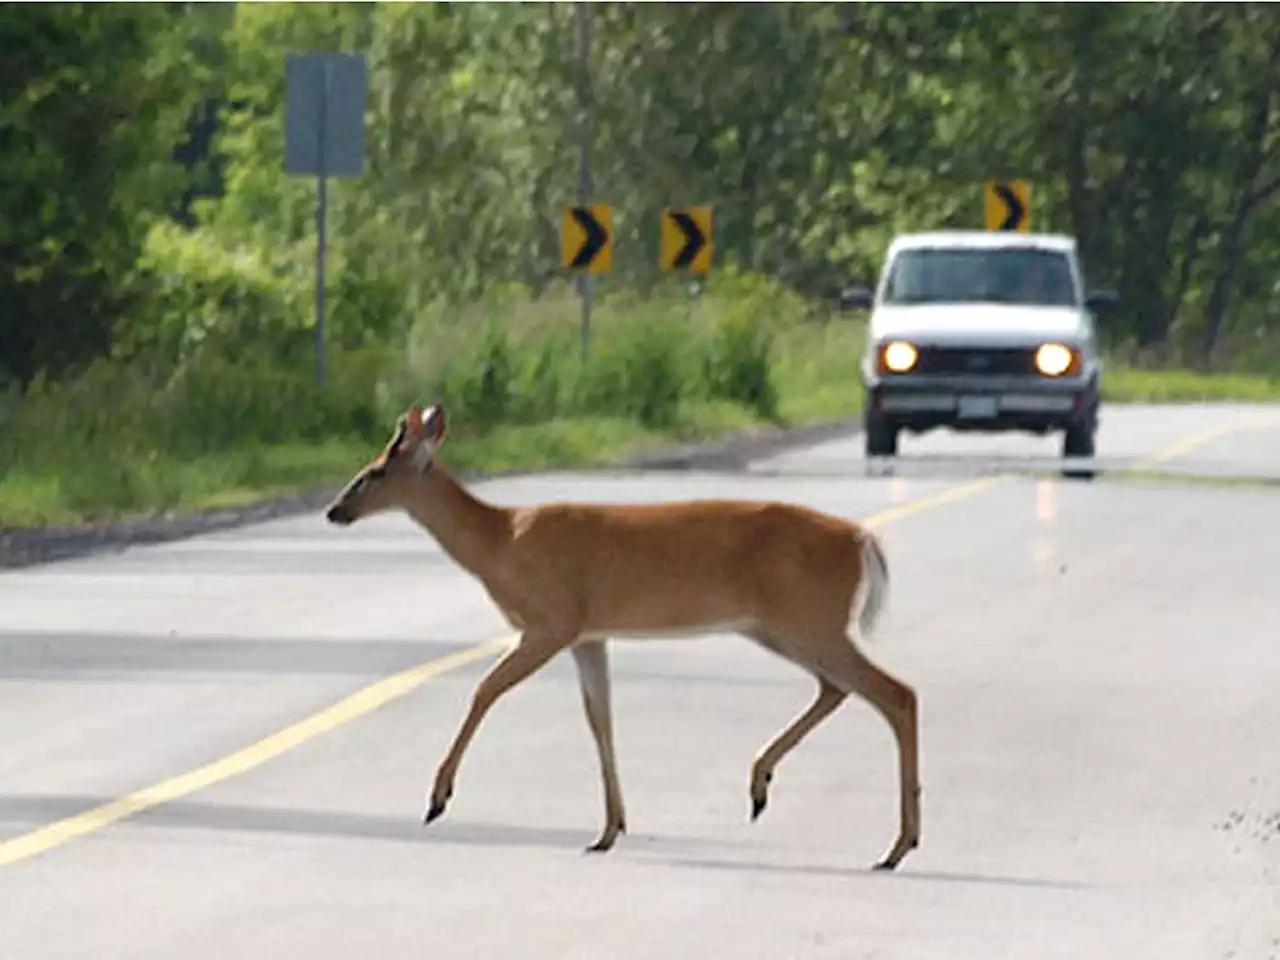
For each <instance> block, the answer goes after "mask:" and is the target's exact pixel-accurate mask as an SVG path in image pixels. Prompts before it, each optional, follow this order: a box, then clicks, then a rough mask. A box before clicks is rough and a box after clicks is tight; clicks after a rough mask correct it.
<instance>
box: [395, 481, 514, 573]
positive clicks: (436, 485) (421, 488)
mask: <svg viewBox="0 0 1280 960" xmlns="http://www.w3.org/2000/svg"><path fill="white" fill-rule="evenodd" d="M405 509H406V510H407V511H408V513H409V516H411V517H412V518H413V519H414V520H416V521H417V522H418V523H419V524H420V525H421V526H422V527H424V528H425V529H426V531H427V532H428V533H430V534H431V536H433V537H434V538H435V539H436V542H438V543H439V544H440V546H441V548H442V549H443V550H444V552H445V553H447V554H448V555H449V556H450V557H451V558H452V559H453V560H454V562H455V563H457V564H459V565H460V566H462V567H464V568H465V569H467V570H468V571H470V572H471V573H472V574H474V575H476V576H478V577H480V578H482V579H483V578H484V576H485V574H486V573H487V571H488V570H489V569H491V567H492V565H493V563H494V561H495V560H496V558H497V556H498V554H499V552H500V551H501V550H502V548H503V547H504V546H506V545H507V544H508V543H509V542H510V540H511V519H510V512H509V511H507V510H505V509H503V508H501V507H495V506H493V505H491V504H488V503H485V502H483V501H482V500H480V499H478V498H477V497H475V496H473V495H472V494H471V493H469V492H468V491H467V490H466V489H464V488H463V486H462V484H460V483H458V482H457V481H456V480H454V479H453V477H451V476H449V474H448V473H446V472H445V471H444V470H443V469H442V468H441V467H440V465H439V464H438V463H435V464H432V465H431V467H430V468H429V469H428V470H427V472H426V473H424V474H423V475H422V477H421V479H420V480H419V481H418V482H417V483H416V484H415V486H414V491H413V494H412V495H411V496H410V497H409V499H408V502H407V503H406V504H405Z"/></svg>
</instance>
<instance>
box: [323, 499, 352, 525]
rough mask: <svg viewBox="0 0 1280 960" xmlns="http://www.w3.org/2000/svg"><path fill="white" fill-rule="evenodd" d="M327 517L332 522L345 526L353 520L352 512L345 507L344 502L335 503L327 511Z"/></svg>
mask: <svg viewBox="0 0 1280 960" xmlns="http://www.w3.org/2000/svg"><path fill="white" fill-rule="evenodd" d="M324 516H325V519H326V520H328V521H329V522H330V523H336V524H338V525H339V526H342V527H345V526H346V525H347V524H349V523H350V522H351V514H350V513H348V512H347V511H346V510H344V509H343V507H342V504H340V503H335V504H334V505H333V506H331V507H330V508H329V509H328V510H327V511H325V515H324Z"/></svg>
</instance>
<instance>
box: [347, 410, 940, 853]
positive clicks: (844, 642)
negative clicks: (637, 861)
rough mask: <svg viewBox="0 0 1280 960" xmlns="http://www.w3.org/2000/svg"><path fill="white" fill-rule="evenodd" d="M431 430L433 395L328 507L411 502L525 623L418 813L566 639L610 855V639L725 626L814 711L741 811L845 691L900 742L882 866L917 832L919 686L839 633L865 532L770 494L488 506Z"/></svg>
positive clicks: (759, 799)
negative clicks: (802, 688) (506, 697)
mask: <svg viewBox="0 0 1280 960" xmlns="http://www.w3.org/2000/svg"><path fill="white" fill-rule="evenodd" d="M444 432H445V417H444V411H443V410H442V409H441V408H440V407H439V406H435V407H431V408H429V409H428V410H427V411H425V412H423V411H421V410H418V409H417V408H414V409H412V410H410V411H409V412H408V413H406V414H405V416H404V417H402V418H401V419H400V421H399V423H398V425H397V432H396V435H395V437H394V438H393V439H392V441H391V442H390V443H389V444H388V445H387V447H386V448H385V449H384V450H383V451H382V452H381V453H380V454H379V456H378V457H377V458H376V459H375V460H374V461H373V462H372V463H370V464H369V465H368V466H367V467H366V468H365V469H364V470H362V471H361V472H360V473H358V474H357V475H356V476H355V477H354V478H353V479H352V481H351V483H350V484H348V486H347V487H346V488H345V489H344V490H343V491H342V493H340V494H339V495H338V497H337V498H336V499H335V500H334V502H333V504H331V506H330V508H329V511H328V514H327V515H328V517H329V519H330V520H331V521H333V522H336V523H342V524H347V523H352V522H355V521H356V520H358V519H359V518H361V517H365V516H369V515H370V514H373V513H378V512H382V511H384V510H390V509H401V510H404V511H406V512H407V513H408V514H409V515H410V516H411V517H413V518H414V519H415V520H416V521H417V522H418V523H419V524H421V525H422V526H423V527H424V528H425V529H426V530H427V531H428V532H429V533H430V534H432V535H433V536H434V537H435V538H436V540H437V541H438V542H439V543H440V545H441V547H442V548H443V549H444V550H445V551H446V552H447V553H448V554H449V555H450V556H451V557H452V558H453V559H454V560H455V561H456V562H457V563H458V564H459V565H460V566H462V567H463V568H464V569H466V570H468V571H469V572H470V573H471V574H472V575H474V576H475V577H476V578H477V579H478V580H479V581H480V582H481V583H482V584H483V585H484V587H485V589H486V590H487V591H488V593H489V596H490V597H491V598H492V599H493V601H494V603H495V604H496V605H497V606H498V607H499V609H500V610H501V611H502V613H503V615H504V616H505V617H506V619H507V620H508V622H509V623H511V625H512V626H513V627H514V628H515V629H517V630H519V631H520V632H521V635H520V639H519V641H518V643H517V644H516V645H515V646H514V647H513V648H512V649H511V650H510V651H509V652H508V653H507V654H505V655H504V656H503V657H502V658H500V659H499V660H498V661H497V663H495V664H494V666H493V667H492V668H491V669H490V671H489V672H488V674H486V675H485V677H483V678H482V679H481V681H480V682H479V684H478V685H477V687H476V691H475V694H474V696H473V698H472V703H471V708H470V710H469V711H468V713H467V716H466V718H465V720H464V722H463V724H462V726H461V728H460V729H459V731H458V734H457V736H456V737H455V740H454V742H453V745H452V746H451V748H450V750H449V752H448V754H447V755H446V757H445V759H444V761H443V763H442V764H441V767H440V769H439V772H438V774H437V777H436V782H435V785H434V787H433V790H432V794H431V804H430V807H429V809H428V812H427V815H426V818H425V820H426V821H427V822H429V821H430V820H433V819H435V818H436V817H438V816H440V815H441V814H442V813H443V812H444V808H445V806H446V804H447V803H448V801H449V798H450V797H451V795H452V791H453V782H454V779H455V777H456V774H457V770H458V767H459V765H460V763H461V760H462V756H463V753H464V752H465V750H466V747H467V745H468V744H469V742H470V740H471V738H472V737H473V736H474V734H475V732H476V729H477V728H478V727H479V725H480V722H481V720H482V719H483V717H484V715H485V713H486V712H487V711H488V710H489V708H490V707H491V706H492V705H493V703H494V702H495V701H496V700H497V699H498V698H499V697H500V696H501V695H502V694H503V693H504V692H506V691H507V690H509V689H511V687H513V686H515V685H516V684H517V683H519V682H521V681H522V680H524V679H525V678H527V677H528V676H530V675H531V674H533V673H534V672H536V671H537V670H538V669H539V668H541V667H542V666H543V665H544V664H545V663H547V661H549V660H550V659H551V657H553V656H554V655H555V654H556V653H558V652H560V651H562V650H566V649H569V650H572V651H573V655H574V658H575V662H576V663H577V666H578V669H579V676H580V680H581V684H582V692H583V698H584V705H585V708H586V711H587V718H588V721H589V723H590V725H591V729H592V733H593V735H594V736H595V739H596V744H597V748H598V752H599V758H600V763H601V773H602V778H603V786H604V793H605V818H606V819H605V826H604V830H603V832H602V833H601V835H600V837H599V838H598V839H597V841H596V842H595V843H594V844H593V845H592V846H591V847H590V848H589V849H593V850H607V849H609V848H610V847H611V846H612V845H613V843H614V840H615V839H616V837H617V835H618V833H620V832H622V831H623V830H625V814H624V812H623V805H622V795H621V787H620V785H619V783H618V778H617V771H616V762H615V759H614V751H613V737H612V729H611V728H612V718H611V716H610V708H609V681H608V664H607V654H606V650H605V639H606V638H607V637H609V636H611V635H612V636H637V637H645V636H659V637H660V636H662V635H664V634H666V635H671V634H680V633H688V634H696V633H707V632H712V631H719V630H734V631H737V632H739V633H741V634H743V635H744V636H747V637H749V638H751V639H752V640H755V641H757V642H759V643H761V644H762V645H764V646H765V647H767V648H768V649H770V650H772V651H774V652H775V653H777V654H779V655H781V656H783V657H785V658H787V659H788V660H791V661H792V662H794V663H796V664H797V665H799V666H800V667H801V668H803V669H805V670H806V671H808V672H809V673H810V674H811V675H813V676H814V678H815V679H816V681H817V683H818V690H817V694H816V696H815V699H814V701H813V703H812V704H811V705H810V707H809V708H808V709H806V710H805V711H804V712H803V713H801V714H800V715H799V716H798V717H797V718H796V719H795V720H793V721H792V723H790V724H789V725H788V726H787V727H785V728H784V729H783V730H782V731H781V732H780V733H779V734H778V735H777V736H776V737H775V738H774V740H773V741H771V742H770V743H769V744H767V745H766V746H765V747H764V748H762V750H761V751H760V753H759V754H758V756H757V758H756V761H755V763H754V764H753V766H752V773H751V784H750V789H751V798H752V818H753V819H754V818H755V817H756V816H758V815H759V813H760V812H761V811H762V810H763V809H764V807H765V804H766V802H767V794H768V785H769V782H770V780H771V779H772V775H773V770H774V768H775V767H776V766H777V764H778V763H779V762H780V761H781V760H782V758H783V757H784V756H785V755H786V754H787V753H788V752H789V751H790V750H791V749H793V748H794V747H795V746H796V745H797V744H798V743H799V742H800V740H801V739H802V738H803V737H804V736H805V735H807V734H808V732H809V731H810V730H812V729H813V728H814V727H815V726H817V725H818V723H820V722H821V721H822V720H823V719H825V718H826V717H827V716H828V715H830V713H831V712H833V711H834V710H835V708H836V707H838V706H839V705H840V704H841V703H842V702H843V701H844V699H845V697H846V696H848V695H849V694H850V693H856V694H858V695H860V696H863V697H865V698H866V699H867V700H868V701H869V702H870V703H871V704H872V705H873V706H874V707H876V709H877V710H878V711H879V712H880V713H881V714H882V715H883V716H884V717H885V719H886V720H887V721H888V722H889V724H890V726H891V727H892V728H893V731H894V734H895V736H896V738H897V744H898V753H899V781H900V783H899V788H900V789H899V793H900V800H901V816H900V829H899V835H898V838H897V840H896V842H895V843H894V845H893V847H892V849H891V850H890V851H889V853H888V854H887V855H886V856H885V857H884V858H883V859H882V860H881V861H880V862H879V863H878V864H877V866H880V867H886V868H892V867H894V866H896V865H897V863H898V862H899V861H900V860H901V859H902V857H903V856H905V855H906V853H907V852H908V851H909V850H911V849H912V848H914V847H915V846H916V845H917V844H918V842H919V837H920V810H919V776H918V744H917V736H918V735H917V721H916V697H915V694H914V692H913V691H912V690H911V688H910V687H908V686H906V685H905V684H903V683H901V682H900V681H898V680H896V679H894V678H892V677H890V676H889V675H888V674H886V673H885V672H884V671H882V670H880V669H879V668H878V667H876V666H875V665H874V664H872V663H871V662H870V661H869V660H867V659H866V658H865V657H864V656H863V655H862V653H861V652H860V651H859V650H858V648H857V646H856V644H855V642H854V638H853V637H851V635H850V631H851V630H852V631H854V632H855V633H856V629H857V623H856V619H854V618H853V615H854V614H856V613H857V611H856V610H855V609H854V608H855V604H856V603H857V602H858V599H859V596H860V593H859V592H860V590H864V589H865V587H864V582H865V581H867V580H868V570H867V567H866V561H867V559H868V557H869V556H870V553H869V552H868V551H870V552H872V553H874V554H875V556H876V557H877V558H878V560H879V564H880V567H881V568H882V569H885V570H887V563H886V562H885V557H884V552H883V547H882V545H881V544H880V543H879V541H878V540H877V539H876V537H875V536H874V534H872V533H871V531H870V530H868V529H866V528H864V527H862V526H860V525H858V524H856V523H853V522H850V521H848V520H844V519H842V518H840V517H835V516H831V515H829V514H824V513H820V512H817V511H815V510H811V509H809V508H806V507H802V506H797V505H793V504H786V503H781V502H776V501H741V500H696V501H683V502H677V503H661V504H644V505H642V504H586V503H544V504H539V505H537V506H532V507H503V506H497V505H493V504H489V503H486V502H484V501H482V500H480V499H479V498H477V497H476V496H474V495H473V494H471V493H470V492H469V491H467V490H466V489H465V488H464V487H463V486H462V485H461V484H459V483H458V482H457V481H456V480H454V479H453V477H451V476H450V475H449V474H448V472H447V471H445V470H444V469H443V468H441V467H440V465H439V464H438V463H436V462H435V451H436V448H437V447H438V446H439V444H440V443H441V442H442V440H443V438H444ZM879 599H880V598H877V601H878V600H879ZM868 602H869V601H868Z"/></svg>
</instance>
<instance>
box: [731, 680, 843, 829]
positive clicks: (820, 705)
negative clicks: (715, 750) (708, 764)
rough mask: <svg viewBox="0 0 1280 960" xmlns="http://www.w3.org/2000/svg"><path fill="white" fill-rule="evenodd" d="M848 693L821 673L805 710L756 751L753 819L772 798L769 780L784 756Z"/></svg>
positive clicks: (752, 792)
mask: <svg viewBox="0 0 1280 960" xmlns="http://www.w3.org/2000/svg"><path fill="white" fill-rule="evenodd" d="M846 696H847V694H846V693H845V692H844V691H843V690H841V689H840V688H839V687H837V686H835V685H833V684H832V683H831V682H830V681H828V680H827V679H825V678H824V677H818V693H817V695H816V696H815V697H814V698H813V702H812V703H811V704H809V706H808V708H806V709H805V710H804V712H803V713H801V714H799V715H798V716H797V717H796V718H795V719H794V720H792V721H791V723H789V724H787V726H786V727H784V728H783V729H782V730H781V731H780V732H779V733H778V735H777V736H775V737H774V738H773V739H772V740H770V741H769V742H768V743H767V744H765V746H764V747H762V748H761V749H760V752H759V753H758V754H756V759H755V762H754V763H753V764H752V765H751V787H750V790H751V819H752V820H753V821H754V820H755V819H756V818H757V817H759V816H760V814H762V813H764V808H765V806H766V805H767V804H768V802H769V784H770V782H771V781H772V780H773V771H774V768H775V767H776V766H777V765H778V764H779V763H781V762H782V758H783V757H785V756H786V755H787V754H788V753H790V752H791V751H792V750H794V749H795V748H796V747H797V746H799V744H800V741H801V740H803V739H804V738H805V736H807V735H808V733H809V731H811V730H812V729H813V728H814V727H816V726H817V725H818V724H820V723H821V722H822V721H823V720H825V719H826V718H827V717H828V716H830V715H831V714H832V713H834V712H835V709H836V708H837V707H838V706H840V704H842V703H844V700H845V697H846Z"/></svg>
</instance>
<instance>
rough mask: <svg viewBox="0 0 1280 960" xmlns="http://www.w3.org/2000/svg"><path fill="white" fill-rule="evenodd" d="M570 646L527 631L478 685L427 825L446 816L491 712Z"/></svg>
mask: <svg viewBox="0 0 1280 960" xmlns="http://www.w3.org/2000/svg"><path fill="white" fill-rule="evenodd" d="M567 642H568V641H564V640H561V639H560V638H557V637H555V636H553V635H551V634H546V633H533V632H528V631H526V632H525V633H524V634H522V635H521V637H520V640H519V641H518V642H517V643H516V645H515V646H514V647H512V648H511V649H510V650H508V651H507V652H506V653H505V654H503V655H502V657H501V659H499V660H498V662H497V663H495V664H494V665H493V666H492V667H490V668H489V672H488V673H486V674H485V675H484V676H483V677H482V678H481V679H480V682H479V683H478V684H476V689H475V692H474V693H473V694H472V695H471V707H470V709H468V711H467V716H466V718H465V719H464V720H463V721H462V726H461V727H460V728H459V729H458V733H457V735H456V736H455V737H454V739H453V744H452V745H451V746H450V747H449V752H448V753H447V754H446V755H445V758H444V761H443V762H442V763H441V764H440V769H439V770H438V771H437V772H436V780H435V785H434V786H433V787H432V788H431V804H430V806H429V807H428V808H427V812H426V814H425V815H424V816H423V818H422V822H423V823H424V824H427V823H430V822H431V821H432V820H435V819H436V818H437V817H439V816H440V815H441V814H443V813H444V809H445V807H446V806H447V805H448V803H449V800H450V798H451V797H452V796H453V781H454V778H455V777H456V776H457V774H458V766H459V765H460V764H461V763H462V755H463V753H465V752H466V749H467V746H468V745H469V744H470V743H471V738H472V737H474V736H475V734H476V730H477V729H479V727H480V723H481V721H482V720H484V717H485V714H487V713H488V712H489V708H490V707H492V706H493V705H494V703H496V702H497V700H498V698H499V697H501V696H502V695H503V694H504V693H506V692H507V691H508V690H510V689H511V688H512V687H514V686H515V685H516V684H518V683H519V682H520V681H522V680H524V679H525V678H526V677H529V676H530V675H531V674H533V673H535V672H536V671H537V670H538V669H539V668H541V667H542V666H543V665H544V664H546V663H547V661H548V660H550V659H551V658H552V657H553V656H555V654H556V653H557V652H559V651H560V650H562V649H563V648H564V647H565V645H566V643H567Z"/></svg>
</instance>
